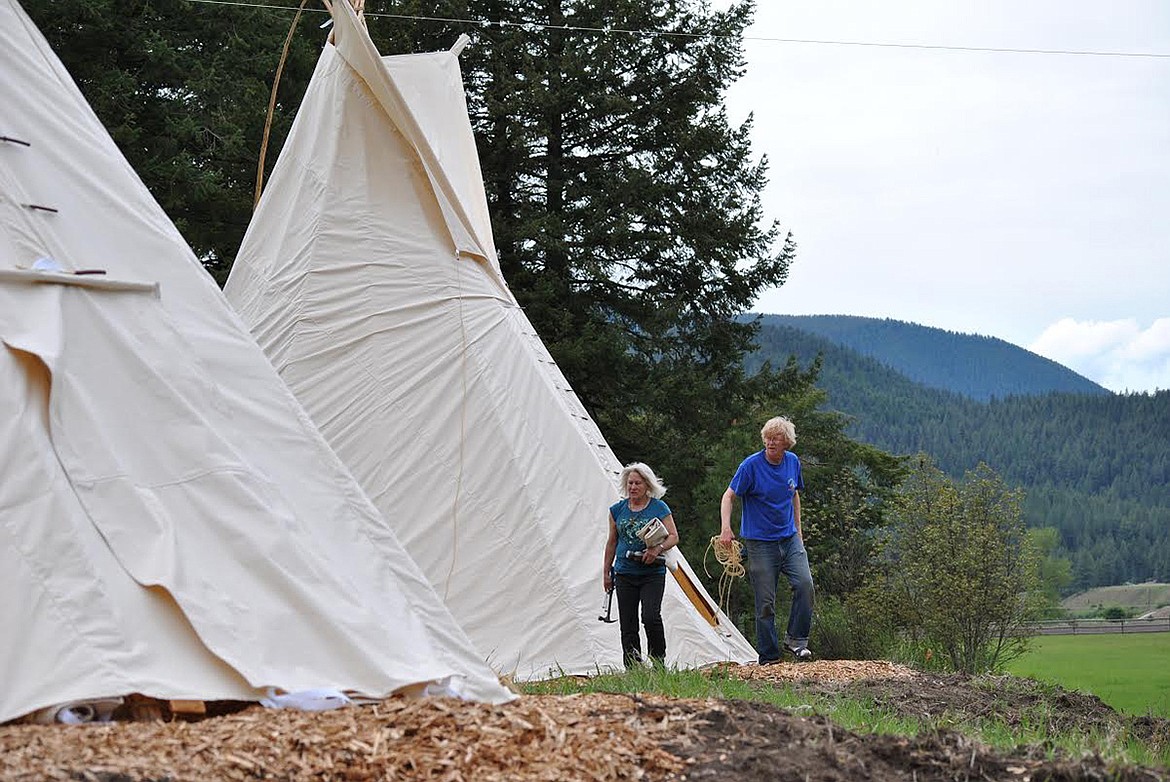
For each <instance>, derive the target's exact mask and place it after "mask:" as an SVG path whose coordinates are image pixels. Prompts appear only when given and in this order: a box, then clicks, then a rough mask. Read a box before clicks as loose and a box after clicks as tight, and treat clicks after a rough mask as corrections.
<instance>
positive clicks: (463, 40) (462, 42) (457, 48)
mask: <svg viewBox="0 0 1170 782" xmlns="http://www.w3.org/2000/svg"><path fill="white" fill-rule="evenodd" d="M469 43H471V37H470V36H468V34H467V33H460V34H459V38H458V39H457V40H456V41H455V44H454V45H453V46H452V47H451V54H453V55H455V56H456V57H458V56H459V54H460V53H461V52H462V51H463V47H465V46H467V44H469Z"/></svg>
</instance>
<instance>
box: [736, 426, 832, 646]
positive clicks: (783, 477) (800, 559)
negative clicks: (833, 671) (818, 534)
mask: <svg viewBox="0 0 1170 782" xmlns="http://www.w3.org/2000/svg"><path fill="white" fill-rule="evenodd" d="M760 436H761V437H762V438H763V440H764V450H762V451H757V452H756V453H754V454H752V455H751V456H749V457H748V458H746V459H744V460H743V462H742V463H740V465H739V469H737V470H736V471H735V477H733V478H732V479H731V485H730V486H729V487H728V489H727V491H726V492H724V493H723V500H722V502H721V503H720V507H719V511H720V514H719V515H720V521H721V523H722V528H721V530H720V534H719V539H720V541H722V542H723V543H725V544H730V543H731V541H732V540H734V539H735V536H734V535H733V534H732V532H731V511H732V506H733V504H734V503H735V498H736V497H739V499H740V504H741V505H742V517H741V519H740V525H739V535H740V537H741V538H743V549H744V552H745V554H746V558H747V564H748V577H749V578H750V579H751V583H752V597H753V598H754V600H755V608H756V651H757V652H759V655H760V665H769V664H771V663H775V662H779V661H780V657H781V649H780V639H779V635H778V633H777V631H776V587H777V584H778V582H779V580H780V575H781V574H783V575H784V576H785V577H787V578H788V583H789V584H791V585H792V610H791V611H790V612H789V614H788V628H787V632H785V634H784V648H785V649H787V650H788V651H789V652H791V653H792V654H793V655H794V656H795V657H796V659H797V660H800V661H805V660H811V659H812V652H810V651H809V649H808V634H809V630H810V629H811V628H812V610H813V580H812V572H811V571H810V570H809V566H808V554H807V553H806V552H805V550H804V541H803V540H802V538H801V534H800V492H801V490H802V489H804V480H803V479H802V478H801V475H800V459H798V458H797V457H796V454H794V453H792V452H791V451H790V450H788V449H789V448H791V447H792V446H793V445H795V444H796V427H794V426H793V425H792V422H791V421H789V420H788V419H787V418H783V417H776V418H772V419H769V420H768V422H767V423H765V424H764V428H763V429H761V430H760Z"/></svg>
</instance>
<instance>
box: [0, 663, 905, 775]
mask: <svg viewBox="0 0 1170 782" xmlns="http://www.w3.org/2000/svg"><path fill="white" fill-rule="evenodd" d="M710 671H711V675H726V676H732V677H736V678H743V679H752V680H773V681H784V680H794V679H799V678H815V679H819V680H832V681H843V680H853V679H858V678H889V677H899V678H900V677H905V676H912V675H914V672H913V671H912V670H911V669H908V668H903V667H901V666H897V665H893V664H891V663H883V662H858V661H816V662H810V663H799V664H797V663H781V664H777V665H770V666H766V667H761V666H756V665H747V666H738V665H730V666H720V667H718V668H715V669H710ZM723 708H724V705H723V704H722V703H721V702H719V701H682V700H672V699H669V698H665V697H660V696H651V695H616V694H587V695H567V696H564V695H562V696H556V695H527V696H524V697H522V698H520V699H518V700H516V701H514V702H513V703H509V704H505V705H502V706H489V705H484V704H475V703H466V702H462V701H456V700H449V699H437V698H428V699H421V700H420V699H408V698H394V699H389V700H386V701H382V702H380V703H377V704H375V705H369V706H360V707H358V706H354V707H348V708H344V709H338V710H336V711H327V712H317V713H309V712H299V711H291V710H289V711H272V710H267V709H263V708H261V707H259V706H254V707H249V708H247V709H246V710H244V711H241V712H238V713H235V714H230V715H227V716H222V717H217V718H214V719H205V720H201V721H198V722H182V721H175V722H149V723H142V722H116V723H109V724H100V725H99V724H91V725H74V726H70V725H19V724H11V725H4V726H0V780H3V781H4V782H9V781H12V782H31V780H90V781H92V782H144V781H145V780H158V781H160V782H161V781H162V780H167V781H168V782H187V781H188V780H190V782H210V781H211V780H255V779H285V780H292V779H295V780H301V779H329V780H334V779H336V780H352V781H353V782H362V781H363V780H382V779H400V778H426V779H435V780H477V781H479V780H482V781H483V782H493V781H494V780H515V779H525V780H550V781H551V780H595V781H596V782H609V780H662V779H669V778H676V779H677V778H679V777H684V778H685V774H686V771H687V768H688V762H693V761H687V760H685V759H683V758H680V757H677V756H675V755H673V754H671V753H670V752H668V751H667V750H665V749H663V746H664V745H667V744H673V746H676V747H678V746H682V745H685V744H686V742H687V737H688V736H695V735H696V732H698V731H702V730H704V726H705V725H706V724H707V723H706V722H705V721H704V719H703V718H701V717H700V716H699V715H700V714H702V713H707V714H710V713H716V712H718V711H719V710H721V709H723ZM680 742H681V744H680Z"/></svg>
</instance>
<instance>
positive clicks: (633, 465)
mask: <svg viewBox="0 0 1170 782" xmlns="http://www.w3.org/2000/svg"><path fill="white" fill-rule="evenodd" d="M632 472H636V473H638V474H639V475H641V476H642V480H644V481H646V489H647V491H646V493H647V494H649V495H650V496H651V497H653V498H655V499H659V498H661V497H662V495H663V494H666V487H665V486H663V485H662V481H660V480H658V476H657V475H655V474H654V471H653V470H651V469H650V465H648V464H645V463H643V462H630V463H629V464H627V465H626V468H625V469H624V470H622V474H621V477H620V478H618V495H619V496H621V497H622V498H628V497H629V496H630V490H629V488H628V487H627V486H626V482H627V481H628V480H629V479H630V473H632Z"/></svg>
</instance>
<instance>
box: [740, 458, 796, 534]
mask: <svg viewBox="0 0 1170 782" xmlns="http://www.w3.org/2000/svg"><path fill="white" fill-rule="evenodd" d="M803 488H804V479H803V478H801V475H800V459H798V458H797V457H796V454H794V453H793V452H792V451H785V452H784V459H783V461H781V462H780V464H772V463H771V462H769V461H768V460H767V458H766V457H765V456H764V452H763V451H757V452H756V453H753V454H752V455H751V456H749V457H748V458H746V459H744V460H743V462H742V463H741V464H740V465H739V469H738V470H736V471H735V477H733V478H732V479H731V490H732V491H733V492H735V496H736V497H739V499H740V502H741V503H742V504H743V519H742V520H741V521H740V525H739V536H740V537H741V538H747V539H748V540H781V539H783V538H790V537H792V536H793V535H795V534H796V509H795V508H794V507H793V504H792V498H793V497H795V496H796V493H797V492H798V491H800V490H802V489H803Z"/></svg>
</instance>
